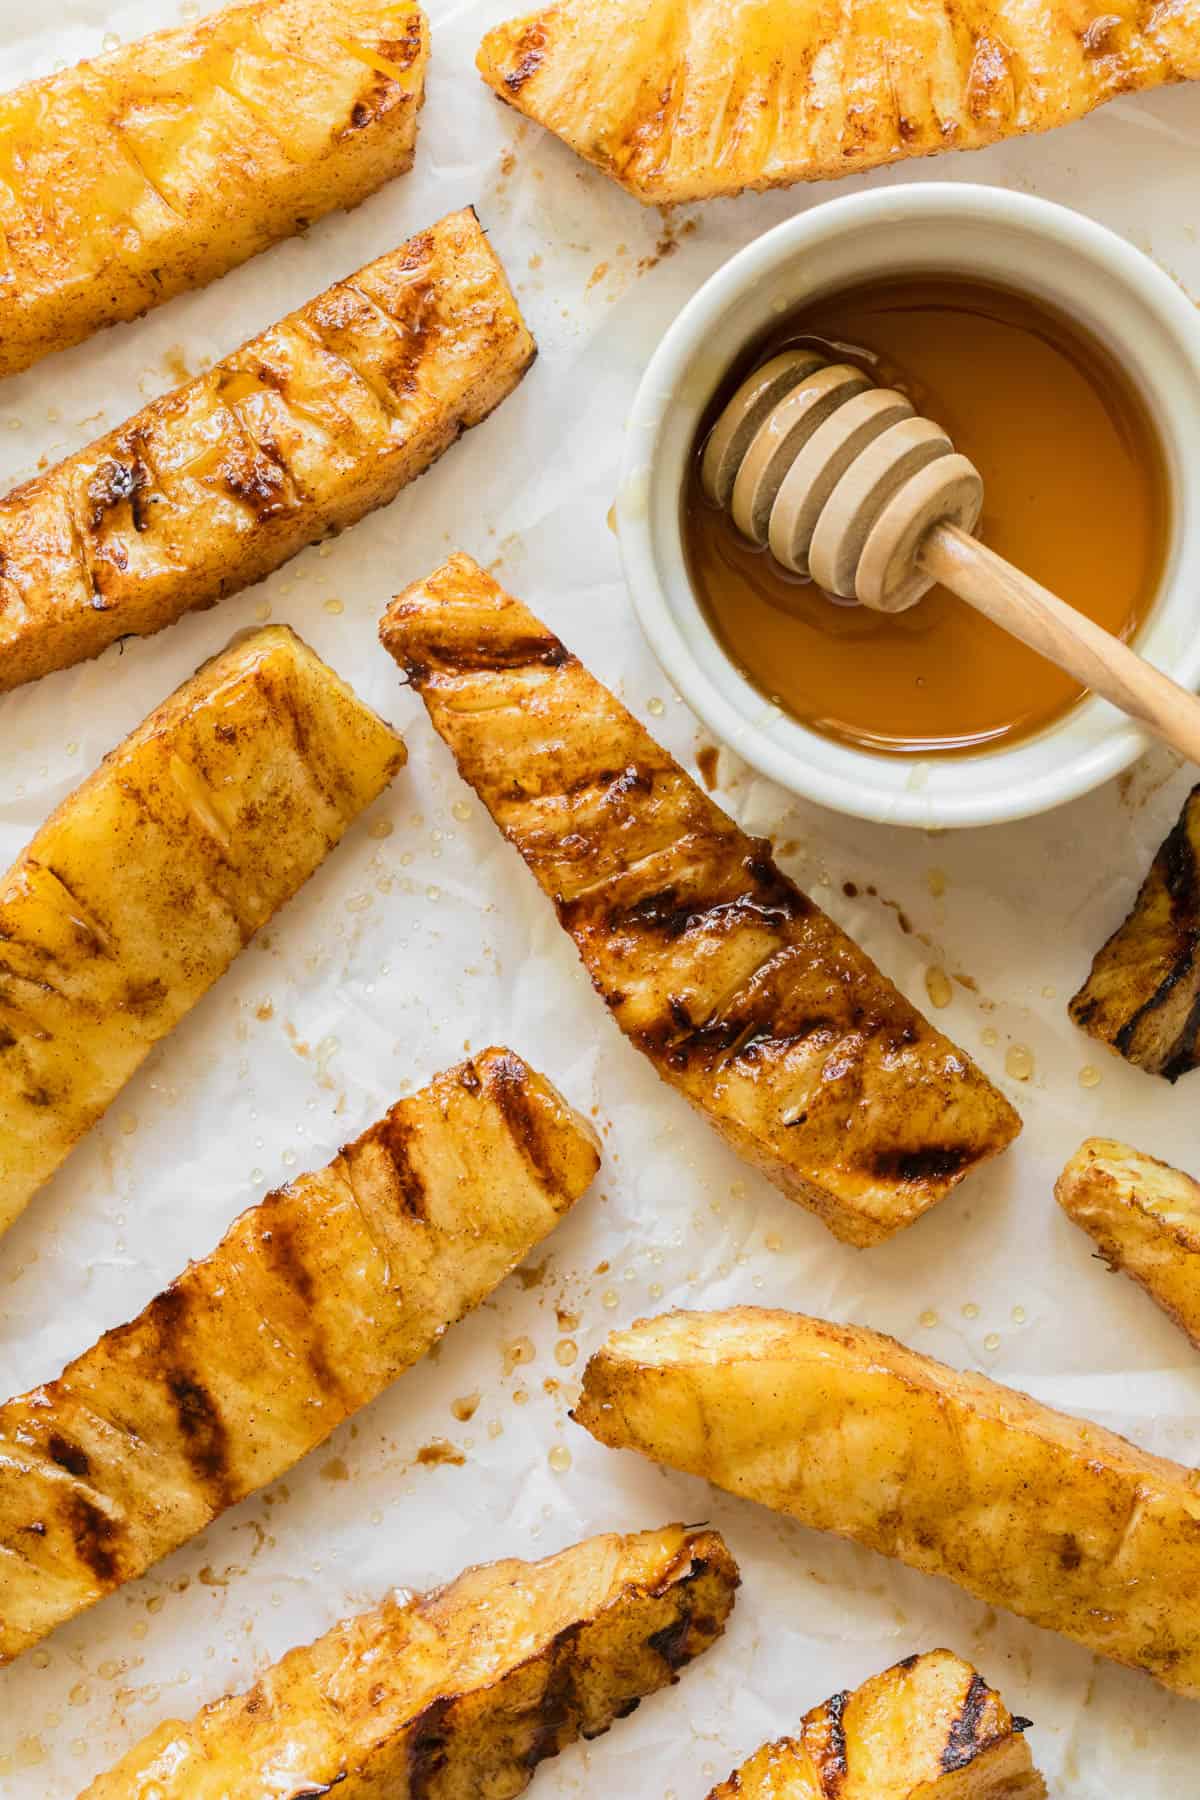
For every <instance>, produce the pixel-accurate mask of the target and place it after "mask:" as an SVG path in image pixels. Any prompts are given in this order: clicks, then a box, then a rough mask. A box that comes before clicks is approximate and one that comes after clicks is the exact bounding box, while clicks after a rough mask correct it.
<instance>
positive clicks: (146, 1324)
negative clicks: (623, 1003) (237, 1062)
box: [0, 1050, 599, 1663]
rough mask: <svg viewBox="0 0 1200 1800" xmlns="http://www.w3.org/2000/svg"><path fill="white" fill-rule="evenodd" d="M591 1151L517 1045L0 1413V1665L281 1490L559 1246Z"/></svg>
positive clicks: (476, 1067)
mask: <svg viewBox="0 0 1200 1800" xmlns="http://www.w3.org/2000/svg"><path fill="white" fill-rule="evenodd" d="M598 1167H599V1156H598V1153H597V1149H596V1140H595V1134H594V1133H593V1132H592V1130H591V1128H590V1127H589V1126H588V1125H587V1124H586V1123H585V1122H584V1121H583V1120H582V1119H581V1118H580V1117H579V1116H578V1115H577V1114H576V1113H574V1112H573V1111H572V1110H571V1108H570V1107H569V1106H567V1104H566V1102H565V1101H564V1100H563V1099H562V1097H561V1096H560V1095H559V1094H558V1093H557V1092H556V1091H555V1090H554V1088H553V1087H551V1085H550V1083H549V1082H548V1081H546V1080H545V1079H544V1078H543V1077H542V1076H540V1075H538V1074H537V1073H536V1072H535V1071H534V1070H532V1069H531V1068H529V1066H528V1064H526V1063H524V1062H523V1061H522V1060H521V1058H520V1057H519V1056H516V1055H515V1054H514V1053H513V1052H512V1051H511V1050H488V1051H485V1052H484V1053H483V1054H482V1055H480V1056H476V1057H473V1058H472V1059H471V1060H470V1061H469V1062H465V1063H462V1064H461V1065H460V1066H459V1067H458V1068H455V1069H451V1070H450V1071H449V1072H448V1073H447V1074H444V1075H440V1076H439V1077H438V1078H437V1080H436V1081H434V1082H433V1083H432V1084H431V1085H430V1086H429V1087H427V1088H424V1089H422V1091H421V1092H420V1093H418V1094H414V1095H413V1096H412V1098H411V1099H408V1100H401V1101H399V1102H398V1104H397V1105H395V1106H394V1107H393V1108H392V1110H391V1111H390V1112H389V1113H388V1114H386V1116H385V1117H384V1118H382V1119H381V1120H380V1121H379V1123H378V1124H377V1125H373V1126H371V1128H370V1129H369V1130H368V1131H365V1132H364V1133H363V1135H362V1136H361V1137H360V1138H358V1139H357V1140H356V1141H355V1142H354V1143H353V1144H350V1145H348V1146H347V1147H346V1149H344V1150H343V1151H342V1152H341V1154H340V1155H338V1156H336V1157H335V1158H334V1160H333V1161H332V1162H331V1163H330V1164H329V1166H328V1167H327V1168H325V1169H322V1170H319V1171H318V1172H316V1173H314V1174H311V1175H302V1176H301V1177H300V1178H299V1180H297V1181H293V1182H291V1183H289V1185H288V1186H287V1187H285V1188H280V1189H279V1190H278V1191H277V1192H275V1193H273V1194H268V1196H267V1198H266V1199H265V1200H264V1201H263V1202H262V1203H261V1205H259V1206H255V1207H252V1208H251V1209H250V1211H249V1212H246V1213H243V1215H242V1217H241V1218H240V1219H238V1220H237V1221H236V1222H235V1223H234V1225H233V1226H232V1228H231V1229H230V1231H229V1232H228V1234H227V1235H226V1237H225V1238H224V1239H223V1240H222V1242H221V1243H220V1244H219V1245H218V1247H217V1248H216V1249H215V1250H214V1251H213V1252H212V1254H211V1255H210V1256H207V1257H205V1258H204V1259H203V1260H202V1261H200V1262H196V1263H193V1264H192V1265H191V1267H190V1268H188V1269H187V1270H186V1271H185V1272H184V1273H183V1274H182V1275H181V1276H180V1277H179V1279H178V1280H177V1281H175V1282H174V1283H173V1284H172V1285H171V1286H170V1287H169V1288H167V1289H166V1290H165V1291H164V1292H163V1293H161V1294H159V1295H158V1297H157V1298H156V1299H154V1300H152V1301H151V1302H150V1304H149V1306H148V1307H146V1309H145V1310H144V1311H143V1312H142V1313H141V1314H140V1315H139V1316H138V1317H137V1318H136V1319H134V1320H133V1321H132V1323H130V1324H128V1325H123V1326H121V1327H119V1328H118V1329H117V1330H116V1331H110V1332H108V1333H107V1335H106V1336H104V1337H102V1338H101V1339H100V1341H99V1343H97V1344H95V1345H93V1347H92V1348H91V1349H90V1350H86V1351H85V1352H84V1354H83V1355H82V1356H80V1357H77V1358H76V1360H75V1361H74V1362H73V1363H71V1364H70V1365H69V1366H68V1367H67V1368H66V1369H65V1370H64V1371H63V1373H62V1374H61V1375H60V1376H59V1378H58V1379H57V1381H51V1382H48V1383H47V1384H46V1385H45V1386H44V1387H40V1388H35V1389H34V1391H33V1392H32V1393H29V1394H24V1395H22V1396H20V1397H19V1398H18V1399H15V1400H10V1401H9V1402H8V1403H7V1404H6V1405H4V1406H0V1663H4V1662H7V1661H9V1660H10V1659H11V1658H12V1657H14V1656H16V1655H17V1654H18V1653H19V1652H20V1651H22V1650H27V1649H28V1648H29V1647H30V1646H31V1645H32V1644H36V1643H37V1641H38V1639H39V1638H42V1637H45V1635H46V1634H47V1632H49V1631H52V1630H53V1629H54V1627H55V1626H56V1625H61V1624H62V1623H63V1622H64V1621H65V1620H67V1619H71V1618H74V1617H75V1615H76V1614H77V1613H80V1612H83V1611H84V1609H85V1608H86V1607H89V1606H91V1605H92V1604H93V1602H95V1601H96V1600H99V1599H101V1598H102V1597H103V1596H104V1595H105V1594H108V1593H111V1592H112V1590H113V1589H114V1588H116V1587H119V1586H120V1585H121V1583H122V1582H125V1581H131V1580H133V1578H134V1577H135V1576H138V1575H141V1574H143V1573H144V1571H145V1570H146V1569H148V1568H149V1567H150V1566H151V1565H152V1564H153V1563H156V1562H158V1561H159V1560H160V1559H161V1558H162V1557H164V1556H166V1555H168V1554H169V1553H170V1552H171V1551H172V1550H175V1549H177V1548H178V1547H179V1545H180V1544H183V1543H186V1542H187V1540H188V1539H189V1538H190V1537H194V1536H195V1534H196V1533H197V1532H198V1531H202V1530H203V1529H204V1527H205V1526H207V1525H208V1524H209V1523H210V1521H211V1520H213V1519H214V1518H216V1516H217V1515H218V1514H219V1513H222V1512H224V1511H225V1510H226V1508H227V1507H230V1506H236V1504H237V1503H238V1501H239V1500H242V1499H244V1498H245V1496H246V1495H247V1494H250V1493H253V1492H255V1490H256V1489H258V1488H261V1487H264V1486H266V1485H267V1484H268V1483H269V1482H272V1481H275V1480H277V1479H278V1477H279V1476H281V1475H282V1474H283V1473H284V1472H285V1471H286V1470H288V1469H290V1468H291V1467H292V1465H293V1464H294V1463H296V1462H298V1461H299V1459H300V1458H301V1457H302V1456H304V1455H306V1454H307V1452H308V1451H310V1450H312V1449H314V1448H315V1447H316V1445H318V1444H321V1443H323V1442H324V1441H325V1439H326V1438H327V1437H328V1436H329V1434H330V1432H331V1431H333V1430H334V1428H335V1427H336V1426H338V1425H340V1424H341V1423H342V1421H343V1420H344V1419H346V1418H348V1417H349V1416H350V1414H351V1413H354V1412H357V1411H358V1410H359V1408H360V1407H363V1406H365V1405H366V1404H367V1402H368V1401H370V1400H373V1399H374V1398H375V1397H376V1395H378V1394H380V1393H381V1392H382V1391H383V1389H384V1388H385V1387H387V1386H388V1385H389V1383H391V1382H392V1381H394V1380H395V1379H396V1378H397V1376H399V1375H401V1374H402V1373H403V1372H404V1370H405V1369H407V1368H409V1367H410V1366H411V1365H412V1364H413V1363H415V1362H417V1361H418V1360H419V1359H420V1358H421V1357H422V1356H424V1355H425V1353H426V1352H427V1351H428V1350H430V1349H432V1347H433V1346H434V1344H436V1343H437V1342H438V1340H439V1339H440V1338H441V1337H442V1335H443V1333H444V1332H445V1331H446V1329H447V1327H448V1326H450V1325H453V1324H454V1322H455V1320H456V1319H459V1318H461V1317H462V1315H463V1314H464V1313H466V1312H468V1311H470V1309H471V1308H472V1307H474V1306H477V1305H478V1304H479V1302H480V1301H481V1300H483V1299H485V1298H486V1296H487V1295H488V1294H490V1293H491V1292H492V1290H493V1289H494V1288H495V1287H496V1286H498V1284H499V1283H500V1282H501V1281H502V1280H503V1279H504V1277H505V1276H506V1275H508V1274H509V1273H511V1271H512V1270H513V1269H514V1268H515V1267H516V1266H517V1264H518V1263H519V1262H521V1261H522V1260H523V1259H524V1257H525V1256H526V1255H527V1254H528V1252H529V1251H530V1250H532V1249H533V1248H534V1246H535V1245H537V1244H539V1243H540V1242H541V1241H542V1239H543V1238H545V1237H546V1236H548V1234H549V1233H550V1232H551V1231H553V1229H554V1227H555V1226H556V1225H557V1224H558V1222H559V1220H560V1219H561V1218H562V1217H563V1215H564V1214H565V1213H566V1212H568V1211H569V1209H570V1208H571V1206H572V1205H573V1204H574V1202H575V1201H576V1200H577V1199H578V1198H579V1196H580V1195H581V1194H582V1193H583V1192H584V1190H585V1189H586V1188H587V1186H588V1184H589V1183H590V1181H591V1179H592V1177H593V1176H594V1174H595V1173H596V1170H597V1168H598Z"/></svg>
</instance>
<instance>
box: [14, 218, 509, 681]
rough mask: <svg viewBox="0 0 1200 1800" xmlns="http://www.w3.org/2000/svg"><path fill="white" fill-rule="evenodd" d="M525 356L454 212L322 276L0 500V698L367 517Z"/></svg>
mask: <svg viewBox="0 0 1200 1800" xmlns="http://www.w3.org/2000/svg"><path fill="white" fill-rule="evenodd" d="M535 354H536V350H535V346H534V342H533V339H532V338H531V337H530V335H529V333H528V331H527V330H526V329H525V325H524V322H523V321H522V319H521V315H520V312H519V311H518V309H517V304H516V301H515V300H514V298H513V295H512V291H511V289H510V288H509V285H508V282H507V280H506V278H505V274H504V270H503V269H502V268H501V266H500V263H499V261H498V259H497V257H496V255H495V252H494V251H493V250H492V248H491V245H490V244H489V243H488V241H487V238H486V237H485V236H484V233H483V231H482V229H481V227H480V224H479V221H478V219H477V218H476V217H475V214H474V212H472V211H471V210H470V209H467V210H465V211H463V212H458V213H452V214H450V216H449V217H448V218H445V219H443V220H441V222H440V223H439V224H437V225H435V226H433V227H432V228H431V229H430V230H428V231H425V232H422V233H420V234H419V235H418V236H416V237H414V238H412V239H410V240H409V242H408V243H406V244H402V245H401V246H400V247H399V249H397V250H393V251H391V252H390V253H389V254H388V255H387V256H382V257H380V258H379V259H378V260H377V261H376V262H373V263H369V264H368V265H367V266H366V267H365V268H363V269H359V270H358V272H357V273H356V274H354V275H352V276H350V277H349V278H348V279H347V280H345V281H340V282H338V283H337V284H336V285H335V286H334V287H331V288H329V289H328V290H327V291H326V292H325V293H323V294H321V295H319V296H318V297H317V298H316V299H315V300H313V301H311V302H310V303H309V304H308V305H307V306H304V307H301V308H300V310H299V311H298V312H295V313H292V314H291V315H290V316H289V317H288V318H286V319H284V320H282V321H281V322H280V323H279V324H278V325H273V326H272V327H271V328H270V329H269V330H267V331H265V332H264V333H263V334H262V335H261V336H260V337H257V338H255V339H253V340H252V341H251V342H250V343H248V344H244V345H243V346H242V348H241V349H240V350H236V351H234V352H233V354H232V355H230V356H228V357H226V358H225V359H224V361H222V362H219V363H218V364H217V365H216V366H215V368H212V369H210V370H208V371H207V373H205V374H203V375H200V376H198V377H197V378H196V379H195V380H194V381H190V382H188V383H186V384H185V385H184V386H183V387H181V388H178V389H176V390H175V392H174V393H171V394H167V395H165V396H164V397H163V398H162V399H161V400H155V401H153V402H152V403H151V404H150V405H149V406H147V407H144V408H143V410H142V411H141V412H140V413H136V414H135V415H134V417H133V418H132V419H129V420H127V421H126V423H125V424H124V425H122V426H120V427H118V429H117V430H116V431H112V432H109V433H108V435H107V436H105V437H103V438H100V439H99V440H98V441H97V442H96V443H94V444H91V445H89V446H88V447H87V448H86V449H85V450H81V451H79V452H78V453H77V454H76V455H74V456H71V457H68V459H67V460H66V461H65V462H61V463H59V464H58V465H57V466H56V467H55V468H52V469H48V470H47V471H46V473H45V474H43V475H38V476H36V477H35V478H34V479H33V480H32V481H29V482H26V483H25V485H24V486H23V487H20V488H17V489H16V490H15V491H14V492H13V493H11V494H9V495H8V496H7V498H6V499H4V500H2V501H0V692H3V691H4V690H5V689H8V688H13V687H16V686H18V685H19V684H20V683H22V682H26V681H33V680H35V679H36V678H37V677H39V676H42V675H47V674H49V673H50V672H51V671H52V670H55V669H63V668H66V667H68V666H69V665H70V664H72V663H77V662H80V661H81V660H83V659H84V658H86V657H91V656H98V655H100V653H101V652H102V651H103V650H105V649H107V647H108V646H109V645H110V644H113V643H115V642H116V641H117V639H119V638H124V637H129V636H131V635H136V634H140V635H143V636H144V635H146V634H148V633H150V632H155V631H159V630H161V629H162V628H163V627H164V626H167V625H170V624H172V623H173V622H174V621H175V620H176V619H178V618H180V617H181V616H182V615H183V614H184V613H185V612H186V611H188V609H189V608H192V607H199V606H211V605H212V603H213V602H214V601H216V600H219V599H220V598H221V597H222V596H223V595H225V594H230V593H234V592H236V591H237V590H238V589H240V588H243V587H245V586H247V585H248V584H249V583H251V582H254V581H258V580H261V578H262V577H263V576H264V575H267V574H268V573H269V572H270V571H271V570H272V569H277V568H278V567H279V566H280V564H281V563H284V562H286V561H287V559H288V558H289V557H291V556H294V555H295V554H296V553H297V551H299V550H301V549H303V548H304V546H305V545H307V544H310V543H313V542H314V541H315V540H317V539H319V538H323V537H326V536H327V535H328V534H329V533H330V532H332V531H340V530H342V529H344V528H345V527H346V526H347V525H351V524H353V523H354V522H355V521H356V520H358V519H360V518H362V516H363V515H364V513H366V512H368V511H369V510H370V509H371V508H372V507H376V506H382V505H385V504H386V503H387V502H388V501H390V500H392V499H393V498H394V497H395V495H396V494H397V492H398V491H399V490H400V489H401V488H402V487H404V486H405V485H406V484H407V483H408V482H410V481H412V480H414V479H415V478H416V477H417V476H418V475H420V474H421V473H423V471H424V470H425V469H427V468H428V467H429V466H430V464H431V463H432V462H434V461H435V459H436V458H437V457H439V456H440V455H441V454H442V452H443V451H444V450H446V449H448V448H449V447H450V445H451V444H453V443H454V442H455V440H456V439H457V438H458V437H459V436H460V435H461V433H462V432H463V431H464V430H466V429H468V428H469V427H470V426H472V425H477V424H478V423H479V422H480V420H482V419H483V418H485V417H486V416H487V414H488V413H490V412H491V411H492V409H493V408H494V407H496V406H498V405H499V404H500V402H501V401H502V400H503V399H504V398H505V397H506V395H508V394H509V393H511V391H512V389H513V388H514V387H515V386H516V385H517V383H518V382H519V381H520V379H521V377H522V376H523V375H524V373H525V371H526V369H527V368H528V367H529V365H530V363H531V362H532V361H533V358H534V355H535Z"/></svg>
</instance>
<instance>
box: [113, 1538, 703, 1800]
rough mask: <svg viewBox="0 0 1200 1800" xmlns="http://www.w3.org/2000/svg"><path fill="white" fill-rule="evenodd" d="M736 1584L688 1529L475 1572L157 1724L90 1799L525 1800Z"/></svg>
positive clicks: (630, 1705)
mask: <svg viewBox="0 0 1200 1800" xmlns="http://www.w3.org/2000/svg"><path fill="white" fill-rule="evenodd" d="M737 1585H738V1571H737V1565H736V1563H735V1562H734V1560H733V1558H732V1557H731V1556H730V1554H729V1551H728V1550H727V1549H726V1547H725V1544H724V1541H723V1540H722V1539H721V1537H720V1536H719V1535H718V1534H717V1533H716V1532H715V1531H706V1530H685V1529H684V1527H683V1526H680V1525H674V1526H668V1527H667V1528H666V1529H665V1530H662V1531H647V1532H643V1533H641V1534H640V1535H638V1536H635V1537H616V1536H610V1537H598V1538H589V1539H587V1540H586V1542H584V1543H582V1544H576V1545H574V1546H573V1547H572V1548H571V1549H569V1550H564V1551H562V1552H561V1553H560V1554H559V1555H558V1556H552V1557H550V1558H548V1559H547V1560H546V1561H545V1562H538V1563H526V1562H517V1561H515V1560H514V1561H510V1562H500V1563H493V1564H491V1565H490V1566H486V1567H483V1568H478V1569H469V1570H468V1571H467V1572H466V1574H464V1575H462V1576H460V1577H459V1579H458V1580H457V1581H454V1582H451V1583H450V1585H449V1586H448V1587H444V1588H440V1589H437V1590H435V1591H434V1592H432V1593H428V1594H422V1595H420V1596H419V1597H418V1598H417V1599H415V1600H408V1601H405V1600H404V1599H402V1598H401V1597H400V1596H398V1595H397V1596H393V1597H392V1598H390V1599H388V1600H385V1601H384V1603H383V1605H382V1606H380V1607H378V1608H376V1610H375V1611H373V1612H369V1613H365V1614H362V1615H361V1616H360V1617H358V1618H355V1619H349V1620H346V1621H345V1622H344V1623H343V1624H340V1625H335V1626H334V1628H333V1630H332V1631H329V1632H326V1634H325V1636H324V1637H323V1638H319V1639H318V1640H317V1642H316V1643H315V1644H311V1645H308V1646H306V1647H305V1648H303V1649H299V1650H293V1651H292V1652H291V1653H290V1654H289V1655H287V1656H285V1657H284V1658H283V1660H282V1662H279V1663H277V1664H276V1665H275V1666H274V1668H271V1669H268V1670H267V1672H266V1674H265V1675H264V1676H263V1677H262V1679H261V1680H260V1682H259V1683H258V1685H257V1686H256V1687H254V1688H252V1689H251V1690H250V1692H249V1693H248V1694H243V1695H239V1696H237V1697H236V1698H231V1699H228V1700H220V1701H218V1702H217V1703H216V1704H215V1705H213V1706H208V1707H206V1708H205V1709H204V1711H203V1712H201V1713H200V1714H199V1715H198V1716H197V1717H196V1718H195V1719H193V1720H192V1721H191V1722H190V1723H188V1724H183V1723H180V1722H179V1721H178V1720H171V1721H168V1722H167V1723H165V1724H163V1725H160V1726H159V1727H158V1728H157V1730H156V1731H154V1732H152V1733H151V1735H150V1736H149V1737H148V1738H147V1739H146V1740H145V1742H144V1743H142V1744H139V1745H138V1746H137V1747H136V1748H135V1749H133V1750H131V1751H130V1752H129V1754H128V1755H127V1756H126V1757H124V1758H123V1759H122V1761H121V1762H120V1763H118V1765H117V1767H116V1768H115V1769H113V1770H112V1771H111V1772H110V1773H109V1774H107V1775H101V1776H100V1777H99V1778H98V1780H96V1781H94V1782H93V1783H92V1785H91V1787H89V1788H88V1789H87V1790H86V1792H85V1793H84V1794H83V1795H81V1796H80V1800H264V1797H265V1796H267V1795H277V1796H279V1797H280V1800H283V1796H285V1795H286V1796H288V1800H301V1796H314V1797H315V1796H316V1795H319V1794H330V1793H332V1794H333V1795H334V1796H335V1797H336V1800H384V1797H385V1796H386V1800H434V1796H436V1800H484V1797H485V1796H486V1797H487V1800H515V1796H516V1795H518V1794H522V1793H524V1791H525V1789H526V1788H527V1787H528V1785H529V1783H530V1781H531V1780H532V1778H533V1775H534V1772H535V1770H536V1769H537V1767H538V1765H539V1763H542V1762H544V1761H545V1760H547V1759H548V1758H550V1757H553V1756H557V1755H558V1754H559V1753H560V1751H562V1750H565V1749H566V1748H567V1746H568V1745H569V1744H571V1743H573V1742H574V1741H575V1739H576V1738H578V1737H583V1738H587V1739H591V1738H595V1737H598V1736H599V1735H600V1734H601V1733H602V1732H604V1731H607V1730H608V1728H609V1726H610V1725H612V1724H613V1723H614V1722H615V1721H616V1720H618V1719H623V1718H624V1717H625V1716H626V1715H627V1714H628V1713H631V1712H633V1711H634V1709H635V1708H636V1707H637V1705H638V1703H639V1702H640V1701H641V1700H642V1699H644V1698H645V1697H646V1696H648V1695H650V1694H653V1693H656V1692H657V1691H658V1690H659V1689H661V1688H665V1687H667V1686H668V1685H669V1684H670V1683H671V1682H673V1681H674V1680H675V1679H676V1674H677V1671H678V1670H680V1669H683V1668H685V1667H686V1666H687V1665H688V1664H689V1663H691V1662H692V1661H694V1660H695V1658H696V1657H698V1656H700V1655H702V1654H703V1653H704V1651H705V1650H707V1649H708V1648H709V1646H710V1645H711V1644H713V1643H714V1642H715V1641H716V1640H717V1639H718V1638H719V1637H720V1635H721V1633H722V1631H723V1630H724V1628H725V1621H726V1619H727V1618H728V1616H729V1613H730V1610H731V1608H732V1606H733V1602H734V1595H735V1592H736V1589H737Z"/></svg>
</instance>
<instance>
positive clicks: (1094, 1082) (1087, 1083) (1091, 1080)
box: [1079, 1063, 1100, 1088]
mask: <svg viewBox="0 0 1200 1800" xmlns="http://www.w3.org/2000/svg"><path fill="white" fill-rule="evenodd" d="M1079 1085H1080V1087H1085V1088H1094V1087H1099V1086H1100V1071H1099V1069H1096V1068H1093V1067H1092V1064H1091V1063H1088V1064H1087V1066H1086V1067H1085V1068H1082V1069H1080V1071H1079Z"/></svg>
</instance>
